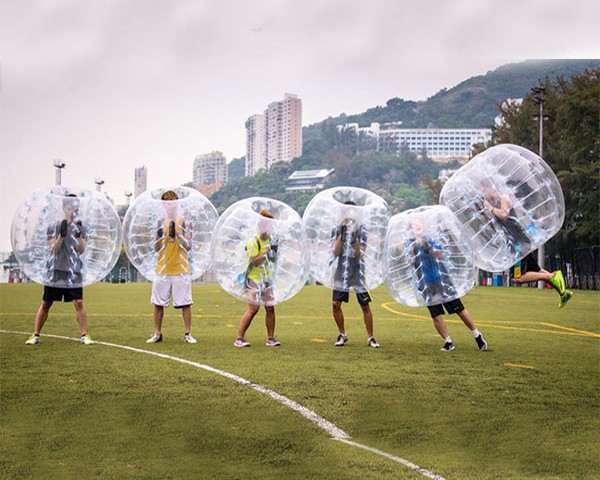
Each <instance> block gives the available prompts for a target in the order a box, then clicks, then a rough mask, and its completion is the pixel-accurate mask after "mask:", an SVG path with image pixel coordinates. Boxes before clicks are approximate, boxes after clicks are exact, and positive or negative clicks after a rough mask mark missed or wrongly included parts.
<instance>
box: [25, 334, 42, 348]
mask: <svg viewBox="0 0 600 480" xmlns="http://www.w3.org/2000/svg"><path fill="white" fill-rule="evenodd" d="M38 343H40V336H39V335H35V334H33V335H32V336H31V337H29V338H28V339H27V341H26V342H25V345H37V344H38Z"/></svg>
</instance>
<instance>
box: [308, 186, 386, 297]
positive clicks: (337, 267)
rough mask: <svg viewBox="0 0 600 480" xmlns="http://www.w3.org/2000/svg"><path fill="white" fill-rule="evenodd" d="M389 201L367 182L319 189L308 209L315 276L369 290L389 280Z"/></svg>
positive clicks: (335, 287) (327, 283)
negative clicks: (386, 274) (367, 187)
mask: <svg viewBox="0 0 600 480" xmlns="http://www.w3.org/2000/svg"><path fill="white" fill-rule="evenodd" d="M389 216H390V214H389V210H388V205H387V203H386V202H385V200H383V198H381V197H380V196H378V195H375V194H374V193H373V192H370V191H368V190H364V189H362V188H354V187H336V188H330V189H327V190H323V191H322V192H320V193H318V194H317V195H316V196H315V197H314V198H313V199H312V200H311V202H310V203H309V204H308V206H307V207H306V210H305V212H304V216H303V221H304V232H305V234H306V239H307V241H308V248H309V250H310V268H311V269H310V272H311V276H312V277H313V279H314V280H316V281H318V282H320V283H322V284H323V285H325V286H327V287H329V288H331V289H333V290H337V291H342V292H349V291H354V292H356V293H361V292H366V291H368V290H371V289H374V288H376V287H378V286H379V285H381V284H382V283H383V262H382V261H383V242H384V239H385V232H386V228H387V224H388V220H389Z"/></svg>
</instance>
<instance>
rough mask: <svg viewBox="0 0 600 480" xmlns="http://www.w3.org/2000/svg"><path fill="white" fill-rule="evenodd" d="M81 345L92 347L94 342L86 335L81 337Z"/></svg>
mask: <svg viewBox="0 0 600 480" xmlns="http://www.w3.org/2000/svg"><path fill="white" fill-rule="evenodd" d="M81 343H83V344H84V345H93V344H94V343H95V342H94V341H93V340H92V339H91V337H90V336H89V335H88V334H87V333H86V334H85V335H82V336H81Z"/></svg>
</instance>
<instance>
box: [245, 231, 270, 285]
mask: <svg viewBox="0 0 600 480" xmlns="http://www.w3.org/2000/svg"><path fill="white" fill-rule="evenodd" d="M270 241H271V239H270V238H269V239H267V240H263V239H261V238H260V237H258V236H256V237H253V238H251V239H250V240H249V241H248V243H247V244H246V258H247V259H248V262H250V266H249V269H248V274H247V275H246V277H247V278H249V279H250V280H256V281H262V280H265V279H267V278H269V277H270V276H271V261H270V260H268V259H266V258H265V260H264V262H262V263H261V264H260V265H258V266H254V265H252V264H251V262H252V258H254V257H257V256H258V255H262V254H263V253H265V251H266V250H267V249H268V248H269V243H270Z"/></svg>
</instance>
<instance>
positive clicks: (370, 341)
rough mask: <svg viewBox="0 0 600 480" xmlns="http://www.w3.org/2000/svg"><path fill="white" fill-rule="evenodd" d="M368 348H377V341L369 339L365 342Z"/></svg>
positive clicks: (373, 338) (372, 338)
mask: <svg viewBox="0 0 600 480" xmlns="http://www.w3.org/2000/svg"><path fill="white" fill-rule="evenodd" d="M367 342H368V344H369V347H373V348H379V344H378V343H377V340H375V337H369V340H367Z"/></svg>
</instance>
